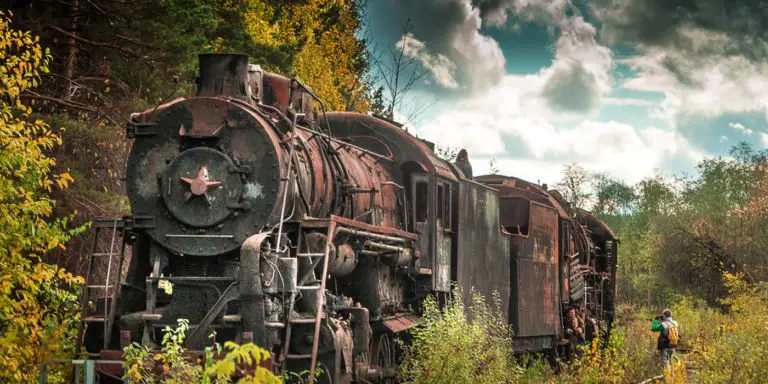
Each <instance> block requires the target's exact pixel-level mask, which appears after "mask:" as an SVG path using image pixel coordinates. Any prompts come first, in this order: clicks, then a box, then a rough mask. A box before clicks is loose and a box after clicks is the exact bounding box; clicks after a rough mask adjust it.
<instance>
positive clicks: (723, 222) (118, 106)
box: [0, 0, 768, 382]
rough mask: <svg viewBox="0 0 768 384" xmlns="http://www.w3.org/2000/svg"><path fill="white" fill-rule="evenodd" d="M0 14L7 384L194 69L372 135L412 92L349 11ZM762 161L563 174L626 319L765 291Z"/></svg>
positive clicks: (37, 359) (22, 368) (61, 344)
mask: <svg viewBox="0 0 768 384" xmlns="http://www.w3.org/2000/svg"><path fill="white" fill-rule="evenodd" d="M0 4H2V9H4V10H5V11H4V13H3V14H2V22H0V27H1V29H0V31H1V32H2V33H0V38H1V39H2V40H0V54H2V57H0V76H2V86H0V100H1V101H2V114H1V115H0V124H1V125H0V128H1V130H0V148H2V150H3V152H1V153H0V172H1V174H0V176H2V179H0V181H2V185H0V187H2V193H0V209H1V210H2V212H0V224H2V225H0V249H2V252H3V253H1V254H0V257H2V262H0V275H1V276H3V280H2V282H1V283H0V305H1V306H2V309H3V311H1V312H0V329H1V330H2V333H0V377H13V378H14V379H16V380H18V381H19V382H24V381H26V380H27V379H29V378H31V377H34V375H35V374H36V372H37V370H38V368H39V366H40V363H41V362H42V361H44V360H46V359H48V358H51V357H61V356H65V355H66V354H67V353H68V351H71V347H72V338H73V333H72V329H73V327H74V325H75V321H73V320H72V319H73V318H74V317H73V316H72V315H74V314H75V313H76V309H77V305H76V292H75V293H73V292H72V290H70V289H69V288H70V287H72V286H76V285H77V284H76V283H78V281H79V280H78V278H77V276H79V275H82V273H83V271H82V269H81V265H80V262H81V261H82V260H83V257H84V256H85V255H86V254H87V253H88V252H89V248H90V246H91V244H92V241H93V238H92V236H93V234H92V231H88V230H87V224H88V223H89V222H90V221H91V220H94V219H96V218H116V217H121V216H122V215H123V214H125V213H127V212H128V205H127V200H126V197H125V194H124V193H123V180H122V178H123V176H124V168H125V160H126V158H127V153H128V150H129V146H130V141H128V140H127V138H126V135H125V123H126V122H127V118H128V116H129V114H130V113H132V112H137V111H142V110H144V109H147V108H151V107H153V106H155V105H157V104H159V103H161V102H163V101H167V100H170V99H172V98H175V97H178V96H185V95H192V94H194V92H195V86H194V80H195V73H196V66H197V55H198V54H199V53H205V52H222V53H230V52H240V53H246V54H248V55H249V56H250V58H251V59H250V60H251V62H253V63H258V64H260V65H261V66H262V67H263V68H264V69H266V70H270V71H276V72H280V73H282V74H285V75H289V76H295V77H297V78H299V79H300V80H301V81H303V82H305V83H306V84H308V85H309V86H310V87H312V88H313V90H314V91H315V92H316V93H317V94H318V95H319V96H320V97H321V98H322V99H323V100H324V101H325V103H326V105H327V106H328V108H329V109H331V110H350V111H359V112H374V113H377V114H379V115H382V116H384V117H387V118H393V117H394V111H396V110H398V109H399V108H400V107H401V104H400V103H402V99H403V98H402V95H403V94H404V93H405V92H407V91H408V89H409V87H411V86H412V85H413V84H414V83H415V82H416V81H419V79H420V77H421V76H423V72H420V70H419V68H418V67H417V64H415V63H412V62H408V61H407V58H406V60H404V61H403V55H402V52H399V53H398V51H397V50H396V49H395V47H372V46H370V45H369V40H370V39H367V38H366V36H365V35H364V33H363V28H362V27H363V25H364V22H365V20H366V17H367V15H365V14H364V13H363V10H364V9H365V4H364V1H362V0H357V1H355V0H305V1H286V0H242V1H237V0H218V1H215V0H204V1H198V0H136V1H109V2H101V1H94V0H40V1H33V0H27V1H21V0H14V1H11V0H4V1H1V2H0ZM405 31H407V25H406V26H404V32H405ZM404 35H405V33H404ZM401 74H402V76H400V75H401ZM439 153H440V154H441V155H442V156H444V157H447V158H451V157H452V156H455V153H456V149H455V148H447V149H446V148H441V149H440V152H439ZM767 159H768V153H766V152H765V151H758V150H755V149H753V148H751V147H749V146H748V145H747V144H739V145H737V146H735V147H734V148H733V150H732V152H731V156H729V157H718V158H711V159H705V160H702V161H701V162H700V163H699V165H698V167H697V172H696V173H695V174H693V175H675V176H672V177H670V176H666V177H665V176H663V175H662V174H661V173H659V174H658V175H655V176H653V177H649V178H646V179H644V180H642V181H641V182H639V183H637V184H636V185H627V184H626V183H623V182H622V181H620V180H618V179H615V178H611V177H608V176H606V175H603V174H591V173H589V172H587V171H585V170H584V169H583V168H581V167H579V166H578V165H576V164H572V165H567V166H565V168H564V171H563V179H562V180H561V181H560V182H559V183H558V185H557V188H558V189H559V190H560V191H561V192H562V193H563V194H564V195H565V197H566V199H568V200H569V201H571V202H572V204H573V205H574V206H576V207H580V208H586V209H591V210H593V211H594V212H595V213H596V214H597V215H598V216H599V217H601V218H602V219H603V220H605V221H606V222H607V223H608V224H609V226H611V228H613V229H614V231H615V232H616V233H617V235H618V236H619V237H620V238H621V246H620V248H619V275H620V279H619V295H620V299H621V301H622V303H623V305H624V306H625V307H626V308H628V309H627V313H630V312H631V311H635V312H637V311H645V310H658V309H660V308H662V307H665V306H670V303H672V304H674V303H681V302H684V303H686V305H687V306H688V307H689V308H702V309H706V310H707V311H709V310H711V308H715V309H716V310H717V311H721V312H722V311H723V310H728V309H729V308H730V305H729V304H727V303H728V302H727V301H726V302H725V303H726V304H724V302H723V300H722V298H723V297H725V296H726V295H727V294H728V292H729V286H728V279H724V278H723V274H724V273H729V274H731V275H730V276H740V277H741V279H742V280H743V281H744V282H745V283H746V284H749V285H750V286H760V283H761V282H764V281H766V279H768V269H767V266H768V236H766V235H767V234H768V165H767V164H768V162H767ZM492 168H493V167H492ZM65 244H66V245H65ZM756 304H759V303H756ZM766 327H768V323H767V324H766ZM766 333H768V328H766ZM19 340H26V342H25V343H19Z"/></svg>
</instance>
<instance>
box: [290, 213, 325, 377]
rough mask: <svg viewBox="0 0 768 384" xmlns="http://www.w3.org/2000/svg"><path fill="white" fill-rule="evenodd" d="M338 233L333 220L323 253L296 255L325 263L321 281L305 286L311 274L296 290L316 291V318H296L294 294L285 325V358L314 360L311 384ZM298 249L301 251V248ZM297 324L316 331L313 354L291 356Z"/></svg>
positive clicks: (311, 366) (311, 370)
mask: <svg viewBox="0 0 768 384" xmlns="http://www.w3.org/2000/svg"><path fill="white" fill-rule="evenodd" d="M335 232H336V222H335V221H333V220H331V221H330V222H329V224H328V233H327V234H326V242H325V248H324V249H325V250H324V252H323V253H299V252H297V253H296V257H309V258H310V260H311V258H312V257H322V258H321V259H319V260H318V261H317V262H322V263H323V273H322V276H320V281H319V282H316V283H314V284H309V285H304V284H306V280H307V279H308V277H309V276H312V275H311V274H310V275H309V276H305V277H304V278H302V279H301V280H300V281H298V282H297V285H296V289H297V290H298V291H301V292H304V291H309V292H311V291H314V292H315V293H316V295H317V307H316V312H315V313H314V318H302V317H299V316H294V304H295V299H296V295H295V294H292V295H291V297H290V299H289V303H288V311H287V316H286V324H285V342H284V343H283V357H284V359H286V360H289V359H312V360H311V365H310V369H309V383H310V384H314V382H315V368H316V366H317V351H318V348H319V340H320V322H321V320H322V318H323V307H324V306H325V287H326V282H327V280H328V256H329V253H330V249H331V245H332V244H333V234H334V233H335ZM297 249H301V248H300V247H299V248H297ZM312 270H314V266H313V267H312ZM297 324H313V325H314V329H313V331H314V332H313V333H314V337H313V339H312V353H311V354H291V353H289V352H290V346H291V329H292V327H293V326H294V325H297Z"/></svg>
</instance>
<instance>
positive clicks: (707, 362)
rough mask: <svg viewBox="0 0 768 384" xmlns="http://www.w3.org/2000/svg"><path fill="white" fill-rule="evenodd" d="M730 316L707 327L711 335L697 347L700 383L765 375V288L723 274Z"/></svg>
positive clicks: (747, 379) (759, 378)
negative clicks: (699, 349) (699, 355)
mask: <svg viewBox="0 0 768 384" xmlns="http://www.w3.org/2000/svg"><path fill="white" fill-rule="evenodd" d="M724 280H725V286H726V287H727V288H728V291H729V295H728V296H727V297H726V298H724V299H722V300H721V301H722V302H723V304H725V305H728V306H730V309H731V311H732V313H731V315H730V316H728V317H727V318H725V319H724V321H721V322H719V323H710V324H708V326H709V327H710V328H712V330H713V332H714V333H715V335H714V337H712V338H711V339H709V340H707V341H708V342H707V343H706V344H705V345H702V346H701V372H700V376H701V379H702V382H704V383H726V382H727V383H758V382H763V381H764V380H765V378H766V377H768V311H766V308H767V307H768V287H766V285H765V283H763V284H754V285H751V284H748V283H746V282H745V281H744V280H743V279H742V277H741V276H740V275H732V274H725V275H724Z"/></svg>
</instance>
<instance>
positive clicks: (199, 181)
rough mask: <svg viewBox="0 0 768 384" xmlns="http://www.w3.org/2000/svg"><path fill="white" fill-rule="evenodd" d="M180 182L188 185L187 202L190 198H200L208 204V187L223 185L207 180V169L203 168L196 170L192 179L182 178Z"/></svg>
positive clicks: (219, 182)
mask: <svg viewBox="0 0 768 384" xmlns="http://www.w3.org/2000/svg"><path fill="white" fill-rule="evenodd" d="M181 181H183V182H185V183H187V184H189V191H190V193H188V194H187V200H189V199H190V198H191V197H192V196H201V197H203V199H204V200H205V201H206V202H208V195H207V194H206V192H207V191H208V187H212V186H216V185H221V184H223V183H222V182H221V181H211V180H208V169H207V168H206V167H205V166H202V167H200V169H198V170H197V175H196V176H195V178H194V179H190V178H188V177H182V178H181Z"/></svg>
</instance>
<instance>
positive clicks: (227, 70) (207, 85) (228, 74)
mask: <svg viewBox="0 0 768 384" xmlns="http://www.w3.org/2000/svg"><path fill="white" fill-rule="evenodd" d="M198 57H199V60H200V78H199V79H198V83H197V85H198V88H197V95H198V96H229V97H236V98H246V97H248V93H249V92H248V56H247V55H235V54H201V55H199V56H198Z"/></svg>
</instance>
